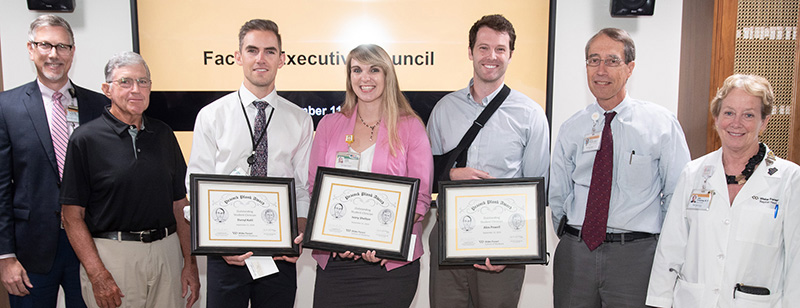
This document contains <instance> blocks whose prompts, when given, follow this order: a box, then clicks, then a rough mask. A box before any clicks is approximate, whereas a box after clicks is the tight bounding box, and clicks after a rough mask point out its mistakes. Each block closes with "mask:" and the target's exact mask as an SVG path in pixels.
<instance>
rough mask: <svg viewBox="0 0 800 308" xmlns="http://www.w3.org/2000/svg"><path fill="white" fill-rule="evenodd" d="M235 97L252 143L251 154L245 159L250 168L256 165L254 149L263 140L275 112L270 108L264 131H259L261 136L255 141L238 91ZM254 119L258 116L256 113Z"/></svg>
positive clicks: (273, 108)
mask: <svg viewBox="0 0 800 308" xmlns="http://www.w3.org/2000/svg"><path fill="white" fill-rule="evenodd" d="M236 95H238V96H239V105H241V106H242V113H244V121H245V123H247V129H248V130H250V142H252V143H253V152H252V153H250V156H249V157H247V163H248V164H249V165H250V166H252V165H253V164H255V163H256V147H257V146H258V145H259V144H261V139H262V138H264V133H266V132H267V128H269V123H270V122H272V114H273V113H274V112H275V107H272V109H270V111H269V118H268V119H267V124H266V125H264V130H262V131H261V135H259V136H258V140H256V136H255V134H253V126H252V125H250V118H248V117H247V111H246V110H245V109H244V104H243V103H242V94H241V93H239V91H236ZM256 117H258V114H257V113H256Z"/></svg>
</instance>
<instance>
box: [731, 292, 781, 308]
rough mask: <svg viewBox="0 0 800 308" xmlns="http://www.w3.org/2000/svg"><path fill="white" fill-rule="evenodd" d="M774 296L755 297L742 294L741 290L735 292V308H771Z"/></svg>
mask: <svg viewBox="0 0 800 308" xmlns="http://www.w3.org/2000/svg"><path fill="white" fill-rule="evenodd" d="M772 296H773V295H755V294H748V293H744V292H741V291H739V290H735V291H733V297H734V298H733V307H734V308H769V307H770V300H771V299H772Z"/></svg>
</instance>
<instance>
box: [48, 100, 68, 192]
mask: <svg viewBox="0 0 800 308" xmlns="http://www.w3.org/2000/svg"><path fill="white" fill-rule="evenodd" d="M63 97H64V95H63V94H61V92H56V93H53V113H52V123H51V124H50V137H51V138H52V139H53V150H55V152H56V162H57V163H58V179H59V180H60V179H61V177H62V176H63V175H64V158H65V157H66V156H67V142H69V130H68V129H67V113H66V111H65V110H64V105H62V104H61V98H63Z"/></svg>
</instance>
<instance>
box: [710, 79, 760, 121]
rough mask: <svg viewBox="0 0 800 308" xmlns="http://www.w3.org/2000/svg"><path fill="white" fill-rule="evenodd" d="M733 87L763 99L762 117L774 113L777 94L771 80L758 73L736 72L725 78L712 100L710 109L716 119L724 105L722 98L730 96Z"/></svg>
mask: <svg viewBox="0 0 800 308" xmlns="http://www.w3.org/2000/svg"><path fill="white" fill-rule="evenodd" d="M733 89H742V90H744V91H745V92H747V94H750V95H752V96H755V97H758V98H759V99H761V119H762V120H764V119H765V118H766V117H767V116H768V115H770V114H772V107H773V106H774V105H775V94H774V93H773V91H772V85H770V84H769V81H768V80H767V79H766V78H764V77H761V76H758V75H743V74H735V75H731V76H729V77H728V78H725V82H723V83H722V87H721V88H719V89H718V90H717V95H716V96H714V99H712V100H711V104H710V105H709V111H711V115H712V116H714V118H715V119H716V118H717V117H718V116H719V110H720V108H721V107H722V100H723V99H725V97H727V96H728V93H730V92H731V91H732V90H733Z"/></svg>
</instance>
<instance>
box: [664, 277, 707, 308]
mask: <svg viewBox="0 0 800 308" xmlns="http://www.w3.org/2000/svg"><path fill="white" fill-rule="evenodd" d="M704 289H705V285H704V284H700V283H691V282H687V281H686V280H683V279H678V283H677V284H675V300H674V301H673V303H672V307H674V308H682V307H700V306H701V305H702V303H703V290H704Z"/></svg>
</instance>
